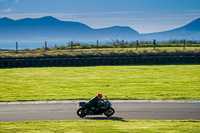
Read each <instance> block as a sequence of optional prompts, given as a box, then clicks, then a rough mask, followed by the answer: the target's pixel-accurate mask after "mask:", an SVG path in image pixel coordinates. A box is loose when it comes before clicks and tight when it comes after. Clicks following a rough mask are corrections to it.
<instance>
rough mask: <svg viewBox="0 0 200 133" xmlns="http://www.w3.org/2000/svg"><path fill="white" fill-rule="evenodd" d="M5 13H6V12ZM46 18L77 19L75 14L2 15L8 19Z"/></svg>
mask: <svg viewBox="0 0 200 133" xmlns="http://www.w3.org/2000/svg"><path fill="white" fill-rule="evenodd" d="M4 12H5V11H4ZM44 16H53V17H56V18H58V19H61V20H63V19H74V18H76V15H75V14H70V13H17V14H15V13H13V14H1V17H8V18H11V19H15V20H17V19H23V18H40V17H44Z"/></svg>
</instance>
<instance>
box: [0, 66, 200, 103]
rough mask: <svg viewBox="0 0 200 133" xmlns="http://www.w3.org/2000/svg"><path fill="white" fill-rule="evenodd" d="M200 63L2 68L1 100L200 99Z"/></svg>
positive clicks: (0, 71)
mask: <svg viewBox="0 0 200 133" xmlns="http://www.w3.org/2000/svg"><path fill="white" fill-rule="evenodd" d="M199 70H200V65H160V66H159V65H158V66H97V67H49V68H13V69H0V92H1V94H0V101H20V100H61V99H90V98H91V97H93V96H94V95H96V94H97V93H103V94H104V95H107V96H108V98H110V99H200V82H199V78H200V77H199V76H200V71H199Z"/></svg>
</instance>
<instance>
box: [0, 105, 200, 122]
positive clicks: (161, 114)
mask: <svg viewBox="0 0 200 133" xmlns="http://www.w3.org/2000/svg"><path fill="white" fill-rule="evenodd" d="M113 108H114V109H115V111H116V112H115V114H114V115H113V116H112V117H109V118H107V117H105V116H104V115H96V116H88V117H86V118H84V119H81V118H79V117H78V116H77V115H76V110H77V103H47V104H5V105H4V104H2V105H0V122H14V121H38V120H85V119H86V120H88V119H89V120H121V119H154V120H185V119H194V120H200V103H134V102H130V103H126V102H121V103H113Z"/></svg>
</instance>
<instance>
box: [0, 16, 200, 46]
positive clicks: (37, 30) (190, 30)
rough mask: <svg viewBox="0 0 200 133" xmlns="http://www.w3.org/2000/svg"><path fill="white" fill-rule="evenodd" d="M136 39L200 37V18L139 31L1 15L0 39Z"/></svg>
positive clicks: (118, 27) (50, 19) (50, 18)
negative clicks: (176, 25) (165, 28)
mask: <svg viewBox="0 0 200 133" xmlns="http://www.w3.org/2000/svg"><path fill="white" fill-rule="evenodd" d="M116 39H119V40H120V39H121V40H122V39H123V40H127V41H133V40H137V39H139V40H143V41H145V40H148V41H150V40H153V39H157V40H163V41H164V40H174V39H176V40H179V39H187V40H200V18H199V19H196V20H194V21H192V22H191V23H189V24H187V25H185V26H183V27H180V28H177V29H174V30H170V31H164V32H157V33H149V34H139V33H138V32H137V31H136V30H134V29H132V28H130V27H128V26H113V27H108V28H101V29H93V28H91V27H89V26H87V25H85V24H82V23H79V22H70V21H61V20H58V19H56V18H54V17H51V16H46V17H42V18H36V19H32V18H25V19H19V20H12V19H10V18H6V17H4V18H0V42H13V41H29V42H41V41H60V42H62V41H65V42H66V41H68V40H79V41H95V40H100V41H111V40H116Z"/></svg>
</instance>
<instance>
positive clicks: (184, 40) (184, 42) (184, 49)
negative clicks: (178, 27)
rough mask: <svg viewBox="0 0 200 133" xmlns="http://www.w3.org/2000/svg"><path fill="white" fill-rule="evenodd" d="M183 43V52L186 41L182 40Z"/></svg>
mask: <svg viewBox="0 0 200 133" xmlns="http://www.w3.org/2000/svg"><path fill="white" fill-rule="evenodd" d="M183 43H184V45H183V49H184V50H185V47H186V41H185V40H183Z"/></svg>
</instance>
